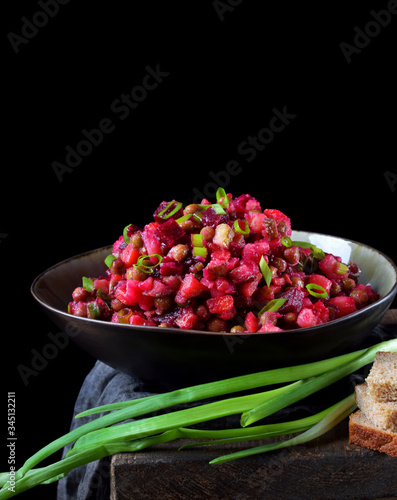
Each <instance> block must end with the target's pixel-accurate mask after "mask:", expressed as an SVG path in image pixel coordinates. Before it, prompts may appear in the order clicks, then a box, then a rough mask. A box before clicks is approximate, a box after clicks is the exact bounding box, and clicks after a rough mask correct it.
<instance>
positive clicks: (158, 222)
mask: <svg viewBox="0 0 397 500" xmlns="http://www.w3.org/2000/svg"><path fill="white" fill-rule="evenodd" d="M214 201H215V200H214ZM105 264H106V267H107V269H106V271H104V274H103V275H102V276H98V277H92V276H91V277H87V276H84V277H83V278H82V284H81V286H78V287H77V288H75V290H74V291H73V294H72V299H73V300H72V301H71V302H70V303H69V305H68V312H69V313H70V314H73V315H75V316H81V317H87V318H91V319H98V320H103V321H111V322H116V323H129V324H131V325H142V326H159V327H175V328H180V329H192V330H202V331H211V332H224V333H232V334H233V333H234V334H240V333H257V332H281V331H284V330H291V329H296V328H307V327H311V326H316V325H319V324H322V323H327V322H329V321H332V320H334V319H338V318H341V317H343V316H346V315H348V314H351V313H353V312H354V311H357V310H359V309H362V308H363V307H365V306H367V305H368V304H371V303H372V302H374V301H376V300H378V298H379V294H378V293H377V292H376V291H375V290H373V289H372V287H371V286H369V285H363V284H359V283H358V277H359V275H360V272H361V271H360V269H359V267H358V265H357V264H355V263H353V262H349V263H343V262H342V260H341V258H340V257H338V256H335V255H332V254H330V253H326V252H324V251H323V250H322V249H320V248H317V247H315V246H314V245H312V244H310V243H306V242H301V241H293V240H291V220H290V218H289V217H287V216H286V215H285V214H284V213H282V212H281V211H279V210H277V209H265V210H262V209H261V205H260V203H259V201H257V200H256V199H255V198H254V197H252V196H251V195H249V194H242V195H240V196H238V197H237V198H233V195H232V194H231V193H226V192H225V190H224V189H223V188H219V189H218V191H217V193H216V201H215V202H214V203H211V202H210V201H208V200H207V199H203V200H202V201H201V203H200V204H196V203H193V204H190V205H187V206H185V207H184V206H183V204H182V203H181V202H178V201H176V200H172V201H162V202H161V203H160V205H159V206H158V208H157V209H156V210H155V212H154V214H153V220H152V222H149V223H148V224H146V225H145V227H144V228H138V227H137V226H135V225H134V224H129V225H127V226H126V227H125V228H124V231H123V234H122V235H121V236H120V237H119V238H118V240H117V241H116V242H115V243H114V244H113V251H112V253H111V254H110V255H108V257H106V259H105Z"/></svg>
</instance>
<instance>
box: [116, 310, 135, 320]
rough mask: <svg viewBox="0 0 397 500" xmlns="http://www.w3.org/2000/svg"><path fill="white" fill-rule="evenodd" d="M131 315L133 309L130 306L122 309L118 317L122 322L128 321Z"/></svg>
mask: <svg viewBox="0 0 397 500" xmlns="http://www.w3.org/2000/svg"><path fill="white" fill-rule="evenodd" d="M130 316H132V311H131V309H129V308H128V307H125V308H124V309H121V310H120V311H119V312H118V313H117V319H118V320H119V322H120V323H128V320H129V319H130Z"/></svg>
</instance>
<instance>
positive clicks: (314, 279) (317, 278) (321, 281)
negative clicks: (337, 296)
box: [309, 274, 332, 296]
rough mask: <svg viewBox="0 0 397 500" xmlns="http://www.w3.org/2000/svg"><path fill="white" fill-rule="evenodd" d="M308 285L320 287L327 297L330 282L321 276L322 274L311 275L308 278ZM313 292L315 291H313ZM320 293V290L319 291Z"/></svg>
mask: <svg viewBox="0 0 397 500" xmlns="http://www.w3.org/2000/svg"><path fill="white" fill-rule="evenodd" d="M309 283H314V284H316V285H320V286H322V287H323V288H324V290H325V291H326V292H327V294H328V296H329V293H330V290H331V286H332V281H331V280H329V279H328V278H326V277H325V276H323V275H322V274H311V275H310V276H309ZM313 291H316V290H315V289H314V290H313ZM320 291H321V290H320Z"/></svg>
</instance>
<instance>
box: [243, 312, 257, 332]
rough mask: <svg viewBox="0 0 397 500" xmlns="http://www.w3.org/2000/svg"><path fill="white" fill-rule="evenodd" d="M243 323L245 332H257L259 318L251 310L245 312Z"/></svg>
mask: <svg viewBox="0 0 397 500" xmlns="http://www.w3.org/2000/svg"><path fill="white" fill-rule="evenodd" d="M244 325H245V329H246V330H247V332H250V333H255V332H257V331H258V330H259V328H260V326H261V324H260V322H259V319H258V318H257V317H256V316H255V314H254V313H253V312H252V311H249V312H248V313H247V314H246V316H245V321H244Z"/></svg>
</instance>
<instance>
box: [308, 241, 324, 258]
mask: <svg viewBox="0 0 397 500" xmlns="http://www.w3.org/2000/svg"><path fill="white" fill-rule="evenodd" d="M310 250H311V251H312V254H313V257H314V258H316V259H318V260H322V259H323V258H324V257H325V253H324V252H323V251H322V250H321V248H317V247H315V246H314V245H313V246H311V247H310Z"/></svg>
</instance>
